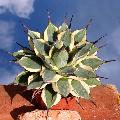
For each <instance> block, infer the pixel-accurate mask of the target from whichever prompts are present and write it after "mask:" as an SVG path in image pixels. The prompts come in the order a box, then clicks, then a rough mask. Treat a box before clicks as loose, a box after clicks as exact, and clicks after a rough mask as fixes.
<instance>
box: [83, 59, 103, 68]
mask: <svg viewBox="0 0 120 120" xmlns="http://www.w3.org/2000/svg"><path fill="white" fill-rule="evenodd" d="M81 62H82V63H83V64H84V65H87V66H90V67H91V68H93V69H96V68H98V67H99V66H100V65H102V64H103V63H104V61H102V60H101V59H99V58H88V59H84V60H82V61H81Z"/></svg>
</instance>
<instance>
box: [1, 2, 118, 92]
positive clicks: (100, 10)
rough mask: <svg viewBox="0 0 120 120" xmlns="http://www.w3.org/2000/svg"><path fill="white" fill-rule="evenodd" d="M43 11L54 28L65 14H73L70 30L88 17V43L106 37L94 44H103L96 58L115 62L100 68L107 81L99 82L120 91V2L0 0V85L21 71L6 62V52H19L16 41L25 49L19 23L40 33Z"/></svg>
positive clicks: (85, 22)
mask: <svg viewBox="0 0 120 120" xmlns="http://www.w3.org/2000/svg"><path fill="white" fill-rule="evenodd" d="M46 9H49V11H50V15H51V20H52V22H53V23H54V24H55V25H57V26H59V25H60V24H61V23H62V22H63V21H64V17H65V15H67V17H68V20H70V18H71V16H72V15H74V18H73V21H72V29H73V30H74V29H76V28H82V27H83V26H85V25H86V24H87V22H88V21H89V20H90V18H92V19H93V22H92V24H91V25H90V27H89V29H88V35H87V38H88V40H89V41H95V40H97V39H98V38H99V37H101V36H103V35H105V34H107V36H106V37H104V38H103V39H102V40H101V41H100V42H99V43H98V44H97V45H98V46H101V45H106V46H105V47H103V48H101V50H100V51H99V53H98V56H99V57H101V58H102V59H104V60H111V59H115V60H117V61H115V62H111V63H108V64H104V65H102V66H101V68H99V70H98V71H97V74H98V75H99V76H104V77H107V78H109V79H101V81H102V82H103V83H107V84H115V85H116V86H117V88H118V89H119V90H120V77H119V76H120V0H0V84H9V83H11V82H13V81H14V79H15V76H16V75H17V74H18V73H19V72H20V71H22V68H21V67H20V66H18V65H16V64H14V63H12V62H9V60H11V59H12V57H11V56H10V55H9V54H8V53H7V52H13V51H16V50H18V49H20V47H19V46H18V45H17V44H16V42H19V43H21V44H22V45H24V46H28V44H27V36H26V34H25V33H24V32H23V28H22V25H21V22H20V21H22V22H23V23H24V24H25V25H26V26H28V27H29V28H31V29H32V30H37V31H40V32H42V31H44V29H45V28H46V26H47V23H48V21H47V11H46Z"/></svg>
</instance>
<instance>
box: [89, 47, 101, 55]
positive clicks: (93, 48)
mask: <svg viewBox="0 0 120 120" xmlns="http://www.w3.org/2000/svg"><path fill="white" fill-rule="evenodd" d="M98 50H99V48H97V47H96V46H94V45H93V46H92V48H91V49H90V51H89V54H88V56H91V55H92V54H95V53H96V54H97V51H98Z"/></svg>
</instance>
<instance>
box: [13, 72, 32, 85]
mask: <svg viewBox="0 0 120 120" xmlns="http://www.w3.org/2000/svg"><path fill="white" fill-rule="evenodd" d="M31 74H32V73H30V72H28V71H23V72H21V73H20V74H18V75H17V77H16V78H15V81H14V83H15V84H20V85H24V86H27V85H28V77H29V76H30V75H31Z"/></svg>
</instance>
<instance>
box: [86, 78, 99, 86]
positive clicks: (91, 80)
mask: <svg viewBox="0 0 120 120" xmlns="http://www.w3.org/2000/svg"><path fill="white" fill-rule="evenodd" d="M84 82H85V83H86V84H88V85H89V86H93V85H101V82H100V80H98V79H97V78H89V79H87V80H84Z"/></svg>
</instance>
